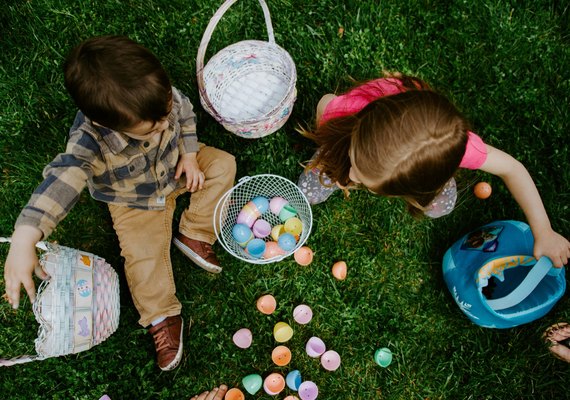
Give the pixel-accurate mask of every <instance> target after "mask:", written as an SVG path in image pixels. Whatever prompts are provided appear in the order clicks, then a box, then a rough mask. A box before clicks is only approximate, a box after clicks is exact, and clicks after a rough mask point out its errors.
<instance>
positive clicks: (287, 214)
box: [279, 204, 297, 222]
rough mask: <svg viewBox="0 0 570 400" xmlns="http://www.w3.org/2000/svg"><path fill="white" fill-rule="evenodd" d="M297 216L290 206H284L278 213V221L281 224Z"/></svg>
mask: <svg viewBox="0 0 570 400" xmlns="http://www.w3.org/2000/svg"><path fill="white" fill-rule="evenodd" d="M295 215H297V210H295V207H293V206H292V205H290V204H285V205H284V206H283V208H282V209H281V212H280V213H279V219H280V220H281V222H285V221H287V220H288V219H289V218H293V217H294V216H295Z"/></svg>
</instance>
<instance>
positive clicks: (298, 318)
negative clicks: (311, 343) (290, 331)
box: [293, 304, 313, 325]
mask: <svg viewBox="0 0 570 400" xmlns="http://www.w3.org/2000/svg"><path fill="white" fill-rule="evenodd" d="M293 319H294V320H295V322H297V323H298V324H301V325H305V324H308V323H309V322H311V319H313V310H311V307H309V306H308V305H306V304H299V305H298V306H297V307H295V309H294V310H293Z"/></svg>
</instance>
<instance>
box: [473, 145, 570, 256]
mask: <svg viewBox="0 0 570 400" xmlns="http://www.w3.org/2000/svg"><path fill="white" fill-rule="evenodd" d="M486 146H487V160H486V161H485V162H484V163H483V165H482V166H481V167H480V169H481V170H482V171H485V172H488V173H490V174H493V175H497V176H499V177H500V178H501V179H502V180H503V181H504V182H505V185H507V188H508V189H509V191H510V192H511V194H512V196H513V197H514V199H515V200H516V202H517V203H518V204H519V206H520V207H521V209H522V210H523V212H524V214H525V216H526V219H527V221H528V223H529V225H530V227H531V229H532V232H533V235H534V257H535V258H537V259H538V258H539V257H541V256H548V257H549V258H550V259H551V260H552V263H553V264H554V265H555V266H556V267H562V266H563V265H565V264H567V263H568V259H569V258H570V242H568V240H567V239H566V238H564V237H563V236H562V235H560V234H558V233H557V232H554V231H553V230H552V227H551V226H550V220H549V219H548V215H547V214H546V210H545V209H544V205H543V204H542V200H541V198H540V194H539V193H538V190H537V188H536V185H535V184H534V182H533V180H532V178H531V176H530V174H529V173H528V171H527V170H526V168H525V166H524V165H523V164H522V163H521V162H519V161H517V160H516V159H514V158H513V157H512V156H511V155H509V154H507V153H505V152H503V151H501V150H499V149H496V148H494V147H492V146H489V145H486Z"/></svg>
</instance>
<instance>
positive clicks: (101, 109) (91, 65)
mask: <svg viewBox="0 0 570 400" xmlns="http://www.w3.org/2000/svg"><path fill="white" fill-rule="evenodd" d="M64 72H65V87H66V88H67V90H68V92H69V94H70V95H71V97H72V98H73V100H74V101H75V104H76V105H77V107H79V109H80V110H81V111H82V112H83V113H84V114H85V115H86V116H87V117H89V118H90V119H91V120H93V121H95V122H97V123H99V124H101V125H103V126H105V127H107V128H111V129H114V130H123V129H125V128H129V127H132V126H133V125H136V124H137V123H139V122H141V121H152V122H158V121H160V120H161V119H162V118H164V117H165V116H167V115H168V113H169V112H170V102H171V99H172V88H171V85H170V80H169V79H168V76H167V74H166V71H164V69H163V68H162V65H161V64H160V61H158V59H157V58H156V56H155V55H154V54H152V53H151V52H150V51H149V50H147V49H146V48H144V47H143V46H141V45H140V44H138V43H136V42H134V41H132V40H131V39H129V38H127V37H124V36H100V37H94V38H91V39H88V40H86V41H84V42H82V43H81V44H79V45H78V46H77V47H75V48H74V49H73V50H72V51H71V53H70V54H69V55H68V57H67V60H66V61H65V64H64Z"/></svg>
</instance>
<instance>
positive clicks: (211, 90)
mask: <svg viewBox="0 0 570 400" xmlns="http://www.w3.org/2000/svg"><path fill="white" fill-rule="evenodd" d="M236 1H237V0H227V1H226V2H225V3H224V4H222V6H221V7H220V8H219V9H218V11H217V12H216V13H215V15H214V16H213V17H212V19H211V20H210V23H209V24H208V27H207V28H206V31H205V33H204V36H203V37H202V41H201V43H200V47H199V49H198V55H197V57H196V72H197V78H198V88H199V91H200V102H201V103H202V106H203V107H204V109H205V110H206V111H207V112H208V113H209V114H210V115H212V116H213V117H214V118H215V119H216V120H217V121H218V122H220V123H221V124H222V125H223V126H224V127H225V128H226V129H227V130H229V131H230V132H233V133H235V134H236V135H238V136H241V137H245V138H259V137H263V136H266V135H269V134H271V133H273V132H275V131H277V130H278V129H279V128H281V127H282V126H283V124H285V122H286V121H287V119H288V117H289V115H290V113H291V110H292V108H293V103H294V102H295V99H296V95H297V93H296V89H295V84H296V80H297V73H296V69H295V64H294V62H293V60H292V59H291V56H290V55H289V54H288V53H287V52H286V51H285V50H284V49H282V48H281V47H280V46H278V45H277V44H276V43H275V38H274V35H273V27H272V24H271V17H270V15H269V9H268V8H267V4H266V3H265V1H264V0H259V3H260V5H261V7H262V9H263V13H264V17H265V23H266V25H267V32H268V36H269V41H268V42H264V41H259V40H244V41H241V42H238V43H235V44H232V45H230V46H228V47H226V48H224V49H222V50H220V51H219V52H218V53H216V54H215V55H214V56H213V57H212V58H211V59H210V60H209V62H208V63H207V64H206V66H204V56H205V53H206V49H207V46H208V43H209V41H210V38H211V36H212V32H213V31H214V29H215V27H216V25H217V24H218V22H219V21H220V19H221V17H222V16H223V15H224V13H225V12H226V11H227V10H228V8H229V7H230V6H231V5H233V4H234V3H235V2H236Z"/></svg>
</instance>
